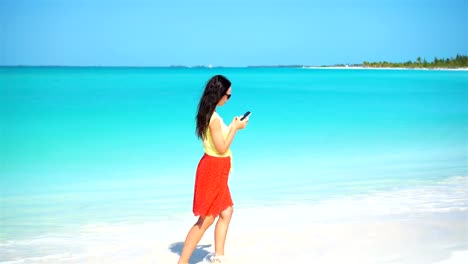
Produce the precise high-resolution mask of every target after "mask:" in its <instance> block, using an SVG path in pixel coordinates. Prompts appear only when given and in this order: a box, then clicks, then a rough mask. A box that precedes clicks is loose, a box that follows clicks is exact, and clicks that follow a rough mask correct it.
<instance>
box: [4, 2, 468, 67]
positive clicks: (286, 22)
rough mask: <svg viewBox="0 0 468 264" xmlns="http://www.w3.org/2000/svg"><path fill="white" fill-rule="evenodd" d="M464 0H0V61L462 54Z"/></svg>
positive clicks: (171, 61) (301, 61)
mask: <svg viewBox="0 0 468 264" xmlns="http://www.w3.org/2000/svg"><path fill="white" fill-rule="evenodd" d="M467 14H468V1H467V0H165V1H161V0H0V65H3V66H4V65H63V66H173V65H185V66H197V65H210V64H211V65H213V66H226V67H242V66H248V65H315V66H318V65H334V64H342V63H343V64H355V63H362V62H363V61H384V60H385V61H392V62H401V61H408V60H413V61H414V60H416V58H417V57H421V58H426V59H427V60H428V61H432V60H433V59H434V57H438V58H448V57H454V56H455V55H456V54H464V55H466V54H468V36H467V35H468V18H467V16H468V15H467Z"/></svg>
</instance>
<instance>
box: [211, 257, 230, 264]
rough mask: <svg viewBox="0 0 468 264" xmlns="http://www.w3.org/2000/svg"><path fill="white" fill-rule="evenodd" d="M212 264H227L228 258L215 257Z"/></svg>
mask: <svg viewBox="0 0 468 264" xmlns="http://www.w3.org/2000/svg"><path fill="white" fill-rule="evenodd" d="M210 263H212V264H222V263H227V262H226V258H225V257H224V256H213V257H211V262H210Z"/></svg>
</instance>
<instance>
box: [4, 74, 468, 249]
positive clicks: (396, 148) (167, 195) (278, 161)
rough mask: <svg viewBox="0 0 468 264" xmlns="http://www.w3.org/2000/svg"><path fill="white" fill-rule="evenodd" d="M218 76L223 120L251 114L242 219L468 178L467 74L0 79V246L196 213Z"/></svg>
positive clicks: (241, 170) (236, 190)
mask: <svg viewBox="0 0 468 264" xmlns="http://www.w3.org/2000/svg"><path fill="white" fill-rule="evenodd" d="M215 74H224V75H226V76H227V77H228V78H229V79H231V81H232V83H233V87H232V89H233V90H232V97H231V99H230V100H229V102H228V103H227V104H226V105H225V106H224V107H222V108H220V109H219V110H218V112H219V113H220V114H221V116H222V117H223V118H224V120H225V122H226V123H228V122H229V121H230V120H231V119H232V118H233V117H234V116H235V115H241V114H243V113H244V112H245V111H247V110H250V111H251V112H252V115H251V117H250V122H249V125H248V127H247V128H246V129H245V130H243V131H240V132H239V134H238V135H237V137H236V139H235V142H234V144H233V145H232V148H231V149H232V151H233V153H234V159H233V166H234V170H233V173H232V175H231V180H230V184H231V189H232V192H233V198H234V202H235V204H236V206H238V207H240V208H242V207H252V206H259V205H262V206H264V205H266V206H269V205H275V204H297V203H313V202H316V201H319V200H324V199H329V198H332V197H338V196H347V195H354V194H366V193H371V192H375V191H381V190H398V189H404V188H410V187H414V186H419V185H421V184H429V183H430V184H433V183H434V182H435V183H437V182H440V181H444V180H446V179H449V178H452V177H457V176H458V177H460V176H461V177H462V178H464V177H466V176H468V72H466V71H422V70H421V71H419V70H331V69H283V68H278V69H275V68H271V69H253V68H250V69H249V68H222V69H173V68H0V123H1V128H0V129H1V131H0V132H1V137H0V162H1V163H0V184H1V194H2V195H1V198H0V199H1V203H2V214H1V215H0V217H1V219H0V221H1V225H2V228H1V231H0V240H12V239H13V240H14V239H26V238H29V237H34V236H38V235H43V234H47V233H53V232H67V230H73V229H74V228H77V227H80V226H82V225H86V224H92V223H107V222H130V223H136V222H141V221H152V220H155V221H159V220H168V219H172V218H173V217H177V215H178V214H179V213H181V212H190V210H191V202H192V200H191V199H192V191H193V181H194V173H195V169H196V166H197V162H198V160H199V158H200V157H201V155H202V147H201V143H200V142H199V141H198V140H197V138H196V136H195V132H194V131H195V130H194V116H195V113H196V112H195V111H196V107H197V103H198V99H199V96H200V95H201V92H202V90H203V88H204V84H205V82H206V81H207V80H208V79H209V78H210V77H211V76H212V75H215ZM458 179H459V178H458ZM462 206H465V207H467V206H468V202H465V203H464V204H463V205H462Z"/></svg>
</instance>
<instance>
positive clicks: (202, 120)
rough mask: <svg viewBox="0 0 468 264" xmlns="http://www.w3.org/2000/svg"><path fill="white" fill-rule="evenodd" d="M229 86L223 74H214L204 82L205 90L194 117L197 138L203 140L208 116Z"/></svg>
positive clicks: (208, 119)
mask: <svg viewBox="0 0 468 264" xmlns="http://www.w3.org/2000/svg"><path fill="white" fill-rule="evenodd" d="M229 87H231V82H230V81H229V80H228V79H227V78H226V77H224V76H223V75H215V76H213V77H211V79H210V80H209V81H208V82H207V83H206V86H205V90H204V91H203V95H202V97H201V98H200V103H199V104H198V112H197V117H196V120H197V129H196V134H197V136H198V138H200V139H202V140H203V139H204V138H205V137H206V131H207V130H208V126H209V124H210V118H211V116H212V115H213V112H214V110H215V109H216V105H217V104H218V103H219V101H220V100H221V98H223V96H224V95H225V94H226V92H227V90H228V89H229Z"/></svg>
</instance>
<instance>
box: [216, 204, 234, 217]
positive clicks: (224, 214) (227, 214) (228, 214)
mask: <svg viewBox="0 0 468 264" xmlns="http://www.w3.org/2000/svg"><path fill="white" fill-rule="evenodd" d="M233 213H234V208H232V206H229V207H228V208H226V209H224V211H222V212H221V213H220V214H219V216H220V217H221V218H223V219H231V217H232V214H233Z"/></svg>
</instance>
